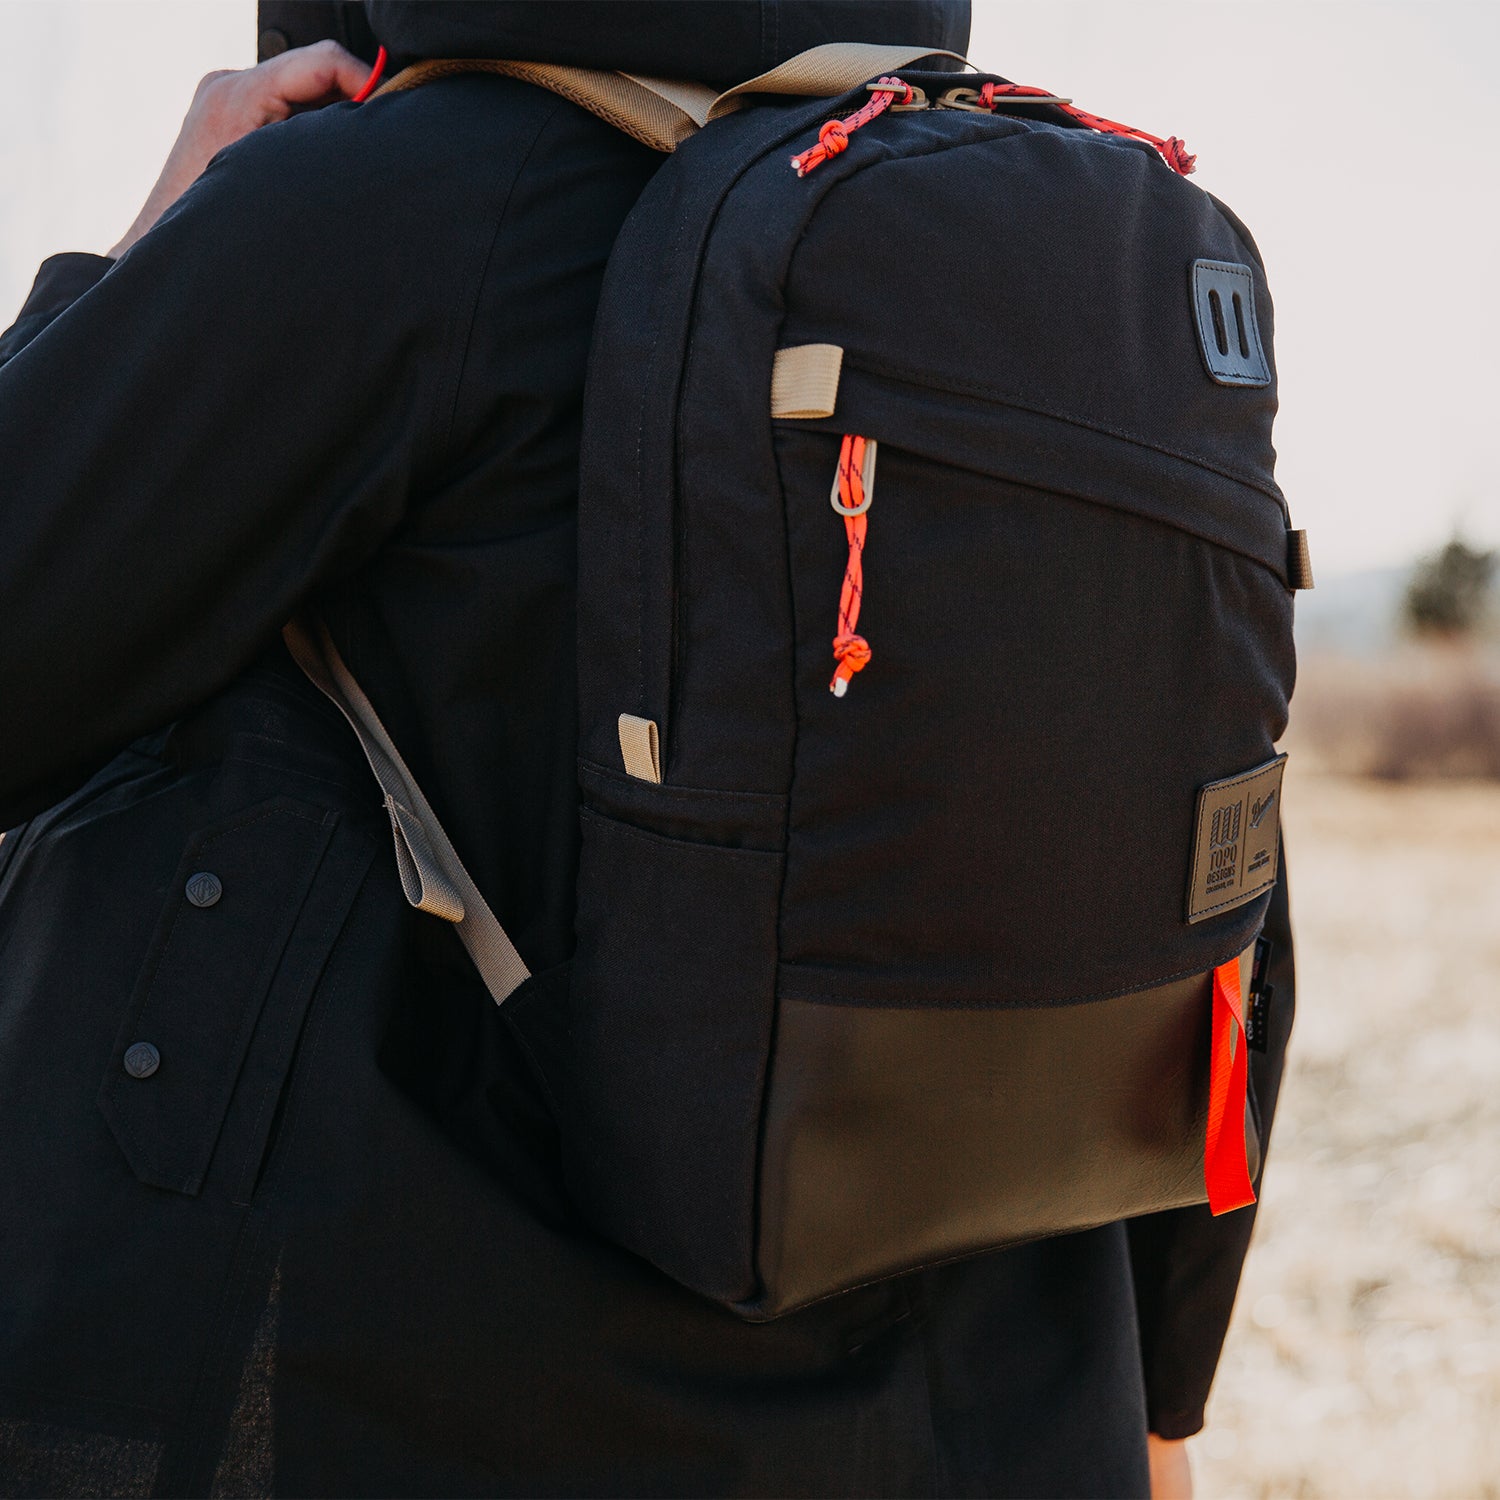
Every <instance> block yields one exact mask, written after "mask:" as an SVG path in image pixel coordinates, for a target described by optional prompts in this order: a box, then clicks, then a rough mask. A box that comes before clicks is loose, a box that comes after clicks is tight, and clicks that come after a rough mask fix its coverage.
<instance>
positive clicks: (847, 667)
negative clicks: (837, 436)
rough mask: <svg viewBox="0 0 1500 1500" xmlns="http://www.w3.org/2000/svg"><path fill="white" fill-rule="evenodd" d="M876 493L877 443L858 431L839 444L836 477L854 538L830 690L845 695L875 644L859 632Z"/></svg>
mask: <svg viewBox="0 0 1500 1500" xmlns="http://www.w3.org/2000/svg"><path fill="white" fill-rule="evenodd" d="M874 497H875V443H874V441H873V440H869V441H867V440H866V439H864V438H862V437H855V436H854V435H853V434H849V435H846V436H845V438H844V441H843V443H842V445H841V446H840V448H839V467H838V477H837V479H836V480H835V481H834V496H833V497H831V498H833V499H834V501H835V503H834V507H833V508H834V509H835V510H836V511H838V513H839V514H840V515H841V516H842V517H843V518H844V534H845V535H846V536H847V537H848V539H849V560H848V562H847V563H845V565H844V584H843V588H842V589H841V590H840V591H839V624H838V634H837V635H836V636H834V638H833V659H834V662H835V663H836V665H835V667H834V672H833V681H832V682H830V683H829V684H828V691H829V692H830V693H832V694H833V695H834V697H835V698H842V697H843V696H844V694H845V693H847V692H848V691H849V682H850V679H851V678H852V677H853V676H854V674H855V673H856V672H862V671H864V669H865V668H866V667H867V666H868V665H869V662H870V643H869V642H868V641H867V640H866V639H865V638H864V637H863V636H862V635H860V634H858V633H857V632H856V631H855V628H854V627H855V626H856V625H857V624H859V608H860V605H861V604H862V603H863V602H864V596H865V564H864V557H865V532H866V530H867V529H868V527H869V522H870V517H869V510H870V502H871V500H873V499H874Z"/></svg>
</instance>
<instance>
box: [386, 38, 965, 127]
mask: <svg viewBox="0 0 1500 1500" xmlns="http://www.w3.org/2000/svg"><path fill="white" fill-rule="evenodd" d="M923 57H947V58H952V59H954V60H956V61H958V62H963V61H964V59H963V58H961V57H959V55H958V54H957V53H956V52H946V51H944V50H943V49H942V48H933V47H886V46H880V45H877V44H875V43H873V42H825V43H824V44H823V45H822V46H820V47H809V48H808V49H807V51H806V52H799V53H798V54H797V56H796V57H793V58H789V59H788V60H787V61H786V62H784V63H781V64H779V65H778V66H777V67H774V68H772V69H771V70H770V71H769V72H767V73H762V74H761V75H760V76H759V77H757V78H752V79H750V80H749V81H748V82H746V83H741V84H738V85H736V86H735V87H734V88H732V89H729V90H727V91H726V92H724V93H722V94H720V93H717V92H716V91H715V90H713V89H711V88H709V87H708V86H707V85H706V84H701V83H686V82H682V81H679V80H676V79H668V78H648V77H646V76H645V75H643V74H639V73H615V72H610V71H608V70H607V69H600V68H569V67H563V66H561V65H559V64H555V63H533V62H509V61H506V60H505V59H503V58H494V57H443V58H430V59H429V60H427V61H426V62H419V63H413V64H412V65H411V67H409V68H403V69H402V70H401V71H400V72H399V73H398V74H396V76H395V77H394V78H392V79H391V80H390V82H389V83H387V84H385V85H384V86H383V87H382V88H380V89H379V90H377V92H376V97H377V98H378V97H379V96H380V95H381V94H396V93H401V92H402V91H404V90H406V89H414V88H418V87H420V86H421V85H422V84H424V83H431V82H432V81H433V80H434V79H438V78H449V77H452V76H453V75H455V74H458V73H499V74H502V75H503V76H505V77H507V78H519V79H520V80H521V81H522V82H523V83H531V84H535V85H536V86H537V87H538V88H544V89H548V90H550V91H551V92H552V93H554V94H560V95H561V96H562V97H563V98H564V99H569V100H571V101H572V102H573V103H574V104H577V105H579V106H580V107H581V108H583V109H586V110H588V111H589V112H590V113H591V114H595V115H598V116H599V118H600V119H601V120H604V121H606V122H607V123H609V124H610V125H613V126H614V127H615V128H616V129H617V130H623V131H624V132H625V134H626V135H629V136H633V137H634V138H635V139H636V140H638V141H640V142H641V143H642V144H643V145H646V146H650V147H651V148H652V149H653V150H655V151H669V152H670V151H675V150H676V149H677V147H678V146H680V145H681V144H682V142H683V141H685V140H686V139H687V138H688V137H689V136H690V135H693V134H695V133H696V132H697V131H698V130H700V129H702V127H703V126H704V125H706V124H707V123H708V122H709V121H710V120H717V119H719V118H720V117H721V116H723V115H726V114H729V113H731V112H732V111H733V110H736V109H738V108H739V107H740V106H741V105H742V104H744V103H745V102H746V101H747V100H748V99H749V98H750V97H751V96H752V95H755V94H802V95H807V96H809V97H817V96H818V95H820V94H826V95H833V94H842V93H845V92H846V91H847V90H849V89H852V88H853V87H854V86H855V85H856V84H860V83H864V82H865V81H866V80H868V79H871V78H874V77H876V76H877V75H879V74H881V73H887V72H890V71H891V70H892V69H894V68H903V67H906V66H907V65H908V64H909V63H913V62H916V61H917V60H918V59H920V58H923Z"/></svg>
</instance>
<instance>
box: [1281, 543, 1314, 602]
mask: <svg viewBox="0 0 1500 1500" xmlns="http://www.w3.org/2000/svg"><path fill="white" fill-rule="evenodd" d="M1286 581H1287V584H1288V585H1289V586H1290V587H1291V588H1293V589H1310V588H1311V587H1312V586H1313V570H1312V553H1311V551H1310V550H1309V549H1308V545H1307V533H1306V532H1305V531H1289V532H1287V534H1286Z"/></svg>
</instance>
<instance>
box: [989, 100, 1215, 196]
mask: <svg viewBox="0 0 1500 1500" xmlns="http://www.w3.org/2000/svg"><path fill="white" fill-rule="evenodd" d="M1051 97H1052V96H1051V95H1050V94H1048V92H1047V90H1046V89H1038V88H1032V87H1031V86H1030V85H1029V84H1024V83H987V84H985V85H984V86H983V87H982V88H981V89H980V90H979V102H980V104H981V105H982V106H983V107H984V108H985V109H994V108H996V106H997V105H999V104H1001V103H1002V102H1003V101H1004V100H1006V99H1047V98H1051ZM1053 108H1054V109H1060V110H1061V111H1062V112H1063V113H1064V114H1065V115H1069V116H1071V117H1072V118H1073V119H1075V120H1077V121H1078V123H1079V124H1080V125H1087V126H1088V128H1089V129H1090V130H1097V131H1098V132H1099V133H1100V134H1101V135H1123V136H1128V137H1129V138H1130V139H1131V140H1135V141H1144V142H1145V143H1146V144H1147V145H1148V146H1151V147H1153V148H1155V150H1156V151H1157V152H1158V153H1159V154H1160V156H1161V159H1162V160H1163V161H1164V162H1166V164H1167V165H1168V166H1169V167H1171V169H1172V170H1173V171H1174V172H1176V173H1177V174H1178V175H1179V176H1182V177H1187V176H1189V175H1190V174H1191V173H1192V171H1193V169H1194V168H1195V167H1196V166H1197V164H1198V158H1197V157H1196V156H1194V155H1193V154H1192V153H1191V152H1190V151H1189V150H1188V148H1187V146H1186V144H1185V143H1184V142H1182V141H1180V140H1179V139H1178V138H1177V137H1176V136H1175V135H1173V136H1168V137H1167V139H1166V140H1163V139H1162V138H1161V137H1160V136H1159V135H1152V134H1151V133H1150V132H1149V131H1146V130H1137V129H1136V128H1135V126H1133V125H1121V124H1120V123H1119V121H1117V120H1106V119H1105V118H1104V117H1103V116H1102V115H1091V114H1090V113H1089V112H1088V111H1087V110H1086V109H1075V108H1074V106H1073V105H1071V104H1055V105H1053Z"/></svg>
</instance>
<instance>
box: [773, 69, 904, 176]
mask: <svg viewBox="0 0 1500 1500" xmlns="http://www.w3.org/2000/svg"><path fill="white" fill-rule="evenodd" d="M870 87H871V89H873V90H874V92H873V93H872V94H871V95H870V102H869V103H868V104H865V105H863V106H861V107H860V108H859V109H857V110H855V111H854V113H853V114H852V115H850V116H849V118H848V119H847V120H829V121H827V122H826V123H825V124H824V126H823V128H822V129H821V130H820V131H818V144H817V145H816V146H809V147H808V148H807V150H806V151H803V152H802V153H801V154H800V155H797V156H794V157H793V158H792V165H793V166H794V167H796V169H797V175H798V176H799V177H806V176H807V174H808V173H809V172H811V171H812V169H813V168H814V167H816V166H817V165H818V164H819V163H821V162H825V161H827V160H828V158H829V157H830V156H837V155H838V154H839V152H840V151H842V150H843V149H844V148H845V147H846V146H847V145H848V144H849V137H850V135H851V134H852V133H853V132H854V131H856V130H858V129H859V127H860V126H861V125H868V124H869V123H870V121H871V120H873V119H874V118H875V117H876V116H877V115H879V114H881V113H883V112H884V111H885V110H887V109H889V108H890V106H891V104H892V103H893V102H894V101H895V98H896V95H897V94H900V95H901V102H902V103H903V104H910V103H911V101H912V91H911V85H910V84H909V83H902V82H901V80H900V79H899V78H881V79H879V80H877V81H876V82H875V83H872V84H871V85H870Z"/></svg>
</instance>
